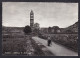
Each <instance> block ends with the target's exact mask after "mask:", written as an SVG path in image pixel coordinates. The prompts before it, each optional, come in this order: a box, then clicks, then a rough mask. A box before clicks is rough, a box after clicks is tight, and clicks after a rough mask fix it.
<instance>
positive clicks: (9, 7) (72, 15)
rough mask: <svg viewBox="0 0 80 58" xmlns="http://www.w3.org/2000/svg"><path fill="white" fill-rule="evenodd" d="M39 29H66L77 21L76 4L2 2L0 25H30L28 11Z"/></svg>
mask: <svg viewBox="0 0 80 58" xmlns="http://www.w3.org/2000/svg"><path fill="white" fill-rule="evenodd" d="M31 10H33V12H34V22H35V23H39V24H40V27H52V26H59V27H60V28H65V27H68V26H70V25H72V24H74V23H75V22H77V21H78V3H59V2H57V3H56V2H2V25H3V26H9V27H24V26H26V25H30V11H31Z"/></svg>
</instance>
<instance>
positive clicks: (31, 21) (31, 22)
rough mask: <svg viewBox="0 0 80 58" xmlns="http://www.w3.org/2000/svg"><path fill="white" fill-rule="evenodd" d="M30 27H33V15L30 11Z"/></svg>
mask: <svg viewBox="0 0 80 58" xmlns="http://www.w3.org/2000/svg"><path fill="white" fill-rule="evenodd" d="M30 27H31V28H33V27H34V13H33V11H32V10H31V12H30Z"/></svg>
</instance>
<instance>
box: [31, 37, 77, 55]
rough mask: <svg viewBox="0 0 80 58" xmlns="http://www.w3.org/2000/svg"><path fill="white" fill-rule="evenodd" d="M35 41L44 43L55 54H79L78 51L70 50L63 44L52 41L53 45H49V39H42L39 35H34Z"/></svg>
mask: <svg viewBox="0 0 80 58" xmlns="http://www.w3.org/2000/svg"><path fill="white" fill-rule="evenodd" d="M32 39H33V40H35V42H38V43H40V44H42V45H44V46H45V47H46V48H47V49H48V50H49V51H51V52H52V53H53V54H54V55H55V56H78V53H77V52H74V51H72V50H69V49H67V48H65V47H64V46H62V45H59V44H57V43H55V42H52V45H51V46H50V47H49V46H47V40H44V39H41V38H39V37H32Z"/></svg>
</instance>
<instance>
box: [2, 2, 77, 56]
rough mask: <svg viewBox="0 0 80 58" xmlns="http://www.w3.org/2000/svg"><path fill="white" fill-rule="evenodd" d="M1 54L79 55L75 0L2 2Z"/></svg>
mask: <svg viewBox="0 0 80 58" xmlns="http://www.w3.org/2000/svg"><path fill="white" fill-rule="evenodd" d="M2 55H3V56H17V55H18V56H21V55H22V56H78V3H66V2H2Z"/></svg>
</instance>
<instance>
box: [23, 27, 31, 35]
mask: <svg viewBox="0 0 80 58" xmlns="http://www.w3.org/2000/svg"><path fill="white" fill-rule="evenodd" d="M23 31H24V33H25V34H30V33H31V32H32V29H31V27H30V26H25V28H24V30H23Z"/></svg>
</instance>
